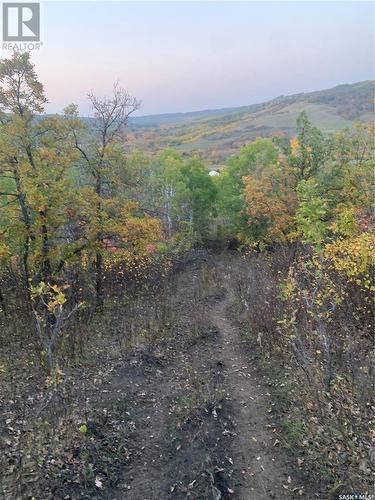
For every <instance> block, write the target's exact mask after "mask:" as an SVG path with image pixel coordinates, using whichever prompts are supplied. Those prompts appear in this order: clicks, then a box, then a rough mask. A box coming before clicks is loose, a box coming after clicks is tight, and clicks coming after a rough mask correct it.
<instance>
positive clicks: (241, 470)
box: [0, 252, 322, 500]
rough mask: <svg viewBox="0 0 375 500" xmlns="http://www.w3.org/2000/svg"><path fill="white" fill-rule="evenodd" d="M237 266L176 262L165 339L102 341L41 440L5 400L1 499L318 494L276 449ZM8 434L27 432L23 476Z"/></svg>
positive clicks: (231, 257) (228, 259)
mask: <svg viewBox="0 0 375 500" xmlns="http://www.w3.org/2000/svg"><path fill="white" fill-rule="evenodd" d="M235 266H236V252H233V253H230V252H227V253H225V252H224V253H223V254H221V255H219V254H210V253H209V252H203V253H202V254H200V255H199V256H198V257H194V259H193V260H191V261H190V262H187V263H185V267H184V268H183V269H182V270H180V271H178V273H177V277H176V278H175V279H176V280H177V282H176V286H175V287H174V290H175V292H174V296H173V311H174V315H173V316H174V317H173V318H170V321H169V323H168V324H166V327H165V332H164V334H163V335H161V336H160V337H159V338H158V339H153V341H152V342H150V340H147V339H146V340H145V341H144V342H140V343H139V344H138V345H137V347H133V349H132V350H131V351H129V350H128V351H127V352H125V353H123V352H116V345H117V344H116V342H115V341H114V342H113V343H112V344H111V340H110V338H106V340H105V341H106V343H107V344H108V345H109V347H108V346H107V347H106V350H104V348H103V350H101V349H97V350H98V357H97V358H95V359H94V358H92V360H91V365H89V364H88V363H86V365H85V367H84V368H83V367H81V368H80V370H78V369H77V371H76V373H75V375H74V374H73V375H72V376H71V377H72V378H71V384H70V385H71V391H70V393H69V398H68V397H67V396H64V395H63V398H62V401H61V404H59V412H60V413H61V415H62V417H61V418H62V420H60V423H59V422H58V421H57V420H56V422H53V423H52V424H50V426H47V427H46V429H47V431H46V432H47V433H46V434H45V435H44V436H45V437H44V438H43V439H44V441H40V442H38V441H37V437H36V436H37V434H36V432H35V425H34V424H33V425H34V430H33V431H32V432H31V428H30V431H29V427H28V425H29V424H28V417H24V418H22V419H21V418H18V420H17V419H16V417H15V416H14V415H15V414H16V410H15V409H14V408H13V407H15V405H16V403H17V401H18V400H21V399H23V400H26V398H25V396H22V398H21V396H20V397H19V398H18V399H17V400H16V399H15V398H13V399H14V401H15V402H13V401H12V405H13V406H11V405H8V406H6V405H5V406H4V409H5V410H6V408H8V410H6V411H4V426H3V431H2V434H3V436H4V440H3V441H4V442H3V444H2V448H1V447H0V449H3V450H4V452H3V462H1V460H0V462H1V463H5V465H6V464H8V471H10V473H9V472H8V475H4V478H5V477H6V481H5V482H4V486H3V489H2V488H0V498H4V499H5V500H13V499H17V500H18V499H29V498H35V499H38V500H40V499H43V500H50V499H54V500H55V499H58V500H60V499H61V500H62V499H64V500H76V499H77V500H78V499H83V498H85V499H92V500H99V499H103V500H127V499H129V500H168V499H171V500H172V499H173V500H180V499H181V500H182V499H196V500H198V499H200V500H201V499H202V500H203V499H207V500H220V499H223V500H225V499H233V500H235V499H236V500H263V499H279V498H280V499H281V498H290V499H293V498H307V499H312V498H322V497H317V495H316V494H315V493H314V494H312V493H311V491H309V490H308V487H307V482H306V479H305V478H303V477H302V476H301V474H300V471H299V469H298V467H297V463H296V462H297V459H296V458H295V457H293V456H290V455H289V454H288V453H287V452H286V451H285V450H284V449H283V448H282V447H281V441H282V437H281V436H280V435H279V433H278V425H277V422H276V420H275V414H276V413H277V412H274V409H275V408H274V402H273V401H272V399H271V395H270V393H269V392H268V389H269V386H268V384H267V380H266V379H265V378H264V377H263V374H262V371H261V370H259V366H258V367H257V366H256V364H255V363H253V359H252V358H253V356H252V353H251V352H249V349H248V346H246V345H245V344H244V341H243V340H242V337H241V329H240V326H239V324H238V322H237V321H235V320H236V318H234V317H233V308H232V305H233V304H234V303H235V301H236V295H235V292H234V291H233V289H232V286H233V273H235V272H236V267H235ZM260 314H261V312H260ZM103 340H104V338H103ZM13 385H14V384H13ZM25 390H26V389H25ZM27 390H29V389H27ZM35 392H36V393H37V391H35ZM41 397H42V396H40V400H41V401H42V399H41ZM64 398H65V399H64ZM8 399H9V397H8V396H7V394H6V393H4V395H3V397H2V401H4V402H6V401H7V400H8ZM29 400H30V403H29V406H30V408H29V407H28V413H27V412H26V415H27V414H30V415H34V418H35V411H33V409H32V405H34V407H35V408H38V404H36V401H39V400H36V399H34V400H33V399H30V397H29V398H28V399H27V401H29ZM13 403H14V404H13ZM37 413H38V418H39V419H40V418H42V417H43V422H44V421H47V420H46V419H47V417H46V416H44V415H43V412H41V411H38V412H37ZM56 415H58V413H57V410H56V412H55V417H56ZM56 418H57V417H56ZM0 420H1V419H0ZM6 422H8V423H6ZM9 422H10V423H9ZM17 422H18V423H17ZM43 422H42V421H41V423H40V425H42V424H43V426H46V425H47V424H44V423H43ZM83 422H84V423H85V424H84V426H83V427H82V426H81V424H82V423H83ZM0 423H1V422H0ZM15 425H19V428H20V430H18V429H16V427H15ZM44 428H45V427H43V429H44ZM49 429H51V430H49ZM0 431H1V426H0ZM43 432H44V431H43ZM17 436H20V437H22V439H23V441H26V442H27V439H29V437H30V438H31V437H33V440H31V441H30V443H31V444H30V452H29V453H30V456H31V458H32V457H33V456H34V455H35V454H36V459H38V464H39V465H38V466H37V467H35V466H33V465H30V466H28V469H27V471H28V472H27V474H26V475H25V472H23V477H21V475H20V474H21V472H19V473H18V472H17V471H18V470H19V471H22V470H23V471H25V466H26V462H27V460H28V455H26V454H25V453H24V452H23V453H22V454H21V458H20V457H19V455H17V453H18V452H16V450H18V449H19V448H20V447H21V445H17V442H18V441H19V440H20V438H19V437H17ZM23 436H24V437H23ZM72 436H73V437H72ZM0 437H1V432H0ZM17 440H18V441H17ZM13 442H14V443H15V445H14V447H13ZM0 444H1V443H0ZM17 446H18V447H17ZM21 448H23V449H25V445H22V447H21ZM38 454H39V455H38ZM41 456H43V459H41V458H40V457H41ZM0 465H1V464H0ZM12 469H14V473H12V472H11V470H12ZM16 472H17V474H18V476H17V477H15V478H14V477H13V476H14V475H15V474H16ZM21 479H22V485H21ZM1 484H2V482H1V480H0V485H1ZM2 491H3V496H2V494H1V492H2Z"/></svg>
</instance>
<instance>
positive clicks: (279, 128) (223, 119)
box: [129, 81, 375, 164]
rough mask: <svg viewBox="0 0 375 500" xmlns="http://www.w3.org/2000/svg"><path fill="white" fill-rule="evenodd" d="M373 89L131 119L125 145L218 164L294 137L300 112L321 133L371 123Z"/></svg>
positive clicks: (368, 85)
mask: <svg viewBox="0 0 375 500" xmlns="http://www.w3.org/2000/svg"><path fill="white" fill-rule="evenodd" d="M374 88H375V87H374V81H364V82H359V83H354V84H347V85H339V86H337V87H333V88H331V89H328V90H319V91H316V92H310V93H301V94H295V95H291V96H280V97H277V98H275V99H272V100H271V101H268V102H264V103H260V104H252V105H249V106H242V107H240V108H227V109H218V110H205V111H197V112H191V113H171V114H162V115H151V116H143V117H135V118H132V120H131V122H130V132H131V133H130V137H129V142H130V144H131V146H132V147H133V148H136V147H137V148H141V149H143V150H148V151H153V152H154V151H157V150H159V149H161V148H164V147H167V146H173V147H175V148H176V149H178V150H180V151H181V152H196V153H197V154H199V155H201V156H203V157H205V158H206V159H208V160H209V162H210V163H212V164H220V163H222V162H223V161H224V160H225V158H226V157H228V156H230V155H231V154H234V153H235V152H236V151H237V150H238V148H239V147H241V146H242V145H243V144H245V143H247V142H249V141H251V140H253V139H255V138H256V137H260V136H262V137H265V136H272V135H275V134H278V135H280V134H283V135H287V136H291V135H293V134H294V133H295V129H294V127H295V122H296V118H297V116H298V114H299V113H300V112H301V111H302V110H305V111H306V113H307V115H308V117H309V119H310V120H311V121H312V123H313V124H314V125H315V126H317V127H319V128H320V129H322V130H324V131H326V132H334V131H337V130H341V129H343V128H345V127H350V126H352V125H353V124H354V123H355V122H356V121H363V122H369V121H372V120H373V119H374Z"/></svg>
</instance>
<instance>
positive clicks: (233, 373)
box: [208, 263, 299, 500]
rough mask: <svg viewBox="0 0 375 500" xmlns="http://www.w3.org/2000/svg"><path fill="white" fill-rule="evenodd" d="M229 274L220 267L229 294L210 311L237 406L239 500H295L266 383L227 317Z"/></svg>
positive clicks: (235, 449) (235, 441)
mask: <svg viewBox="0 0 375 500" xmlns="http://www.w3.org/2000/svg"><path fill="white" fill-rule="evenodd" d="M227 271H228V270H227V269H225V267H224V265H223V263H219V266H218V273H219V276H220V278H221V281H222V283H223V284H225V285H226V292H227V293H226V294H225V296H224V299H223V300H221V301H218V302H216V303H215V304H214V305H213V306H212V308H211V309H210V310H209V311H208V313H209V316H210V318H211V321H212V322H214V323H215V324H216V325H217V327H218V329H219V331H220V333H221V336H222V343H221V345H220V346H219V347H220V354H221V358H222V360H223V362H224V364H225V366H226V370H225V380H226V388H227V390H228V392H229V394H230V397H231V402H232V411H233V413H232V419H233V424H234V426H235V433H236V435H235V437H234V439H233V443H232V459H233V463H234V468H235V473H234V478H235V480H236V483H237V488H236V491H235V494H234V498H238V499H239V500H263V499H271V498H281V497H287V498H291V496H292V493H293V491H292V490H293V489H294V488H296V487H297V484H296V483H294V481H293V480H292V477H293V474H292V472H291V467H290V457H287V456H285V455H284V454H283V453H282V452H281V451H280V450H279V447H278V446H279V441H278V440H277V436H276V435H275V433H274V432H273V426H272V425H271V423H270V418H269V413H270V412H271V408H272V402H271V399H270V394H269V393H268V392H267V389H266V387H265V384H264V382H263V383H261V382H260V381H259V380H258V376H257V373H256V368H255V367H252V366H251V359H249V355H248V353H246V352H245V350H244V347H243V344H242V340H241V336H240V332H239V330H238V328H237V327H236V326H235V325H233V323H232V321H231V320H230V319H229V318H228V309H229V307H230V306H231V305H232V303H233V301H234V300H235V297H234V293H233V290H232V288H231V283H232V280H231V279H230V275H229V273H228V272H227ZM293 483H294V484H293ZM298 489H299V488H298Z"/></svg>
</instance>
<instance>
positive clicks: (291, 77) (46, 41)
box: [1, 1, 374, 115]
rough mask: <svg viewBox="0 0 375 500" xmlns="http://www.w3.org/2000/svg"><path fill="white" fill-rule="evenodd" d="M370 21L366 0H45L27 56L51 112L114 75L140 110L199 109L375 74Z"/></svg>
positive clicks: (99, 89) (83, 103) (99, 90)
mask: <svg viewBox="0 0 375 500" xmlns="http://www.w3.org/2000/svg"><path fill="white" fill-rule="evenodd" d="M373 23H374V4H373V3H372V2H349V1H345V2H339V1H336V2H238V3H236V2H150V3H147V2H42V40H43V47H42V49H41V51H40V52H37V51H34V52H33V60H34V62H35V64H36V69H37V72H38V74H39V76H40V79H41V81H42V82H43V83H44V85H45V89H46V93H47V96H48V99H49V101H50V103H49V104H48V106H47V111H49V112H59V111H61V110H62V109H63V108H64V107H65V106H66V105H67V104H69V103H71V102H75V103H77V104H78V105H79V106H80V112H81V114H83V115H84V114H87V113H88V103H87V99H86V95H87V93H88V92H89V91H93V92H94V93H96V94H98V95H105V94H108V93H109V92H110V91H111V86H112V83H113V82H114V81H115V80H117V79H118V80H119V81H120V83H121V85H122V86H124V87H125V88H126V89H128V90H129V91H130V92H131V93H132V94H133V95H135V96H136V97H138V98H139V99H141V100H142V101H143V105H142V108H141V110H140V111H139V112H138V114H140V115H144V114H154V113H167V112H179V111H196V110H201V109H211V108H223V107H232V106H241V105H246V104H252V103H256V102H261V101H264V100H268V99H271V98H273V97H276V96H278V95H281V94H285V95H286V94H293V93H297V92H305V91H312V90H319V89H323V88H328V87H332V86H334V85H337V84H341V83H353V82H357V81H360V80H368V79H373V78H374V24H373ZM9 56H10V53H9V52H5V51H4V50H2V51H1V57H9Z"/></svg>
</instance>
